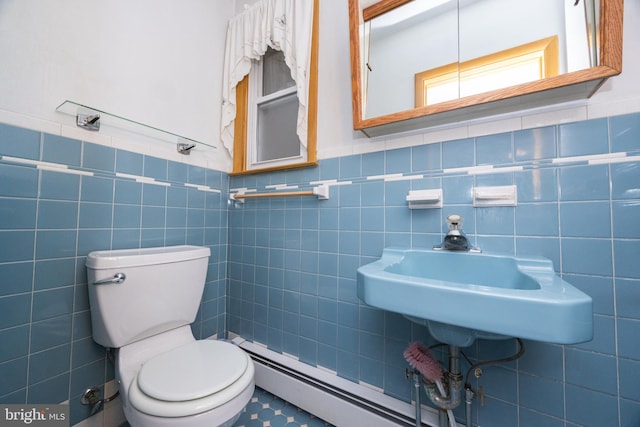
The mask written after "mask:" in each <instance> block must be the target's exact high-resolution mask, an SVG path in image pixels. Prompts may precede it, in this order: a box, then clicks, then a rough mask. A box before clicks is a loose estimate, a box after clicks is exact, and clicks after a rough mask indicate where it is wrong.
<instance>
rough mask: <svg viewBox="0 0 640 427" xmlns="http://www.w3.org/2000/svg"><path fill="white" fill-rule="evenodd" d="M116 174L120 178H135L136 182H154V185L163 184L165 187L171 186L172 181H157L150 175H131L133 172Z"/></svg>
mask: <svg viewBox="0 0 640 427" xmlns="http://www.w3.org/2000/svg"><path fill="white" fill-rule="evenodd" d="M116 176H117V177H119V178H130V179H133V180H135V181H136V182H141V183H143V184H153V185H161V186H163V187H171V183H170V182H163V181H156V180H155V178H149V177H148V176H140V175H131V174H128V173H122V172H116Z"/></svg>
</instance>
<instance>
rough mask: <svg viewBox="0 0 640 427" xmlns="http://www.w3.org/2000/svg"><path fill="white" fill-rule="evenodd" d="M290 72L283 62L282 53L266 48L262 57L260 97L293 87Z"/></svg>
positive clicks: (293, 82) (293, 83)
mask: <svg viewBox="0 0 640 427" xmlns="http://www.w3.org/2000/svg"><path fill="white" fill-rule="evenodd" d="M295 84H296V82H295V81H294V80H293V79H292V78H291V71H290V70H289V66H287V64H286V62H284V53H283V52H282V51H279V50H273V49H271V48H267V52H266V53H265V54H264V56H263V57H262V96H266V95H270V94H272V93H275V92H277V91H279V90H282V89H287V88H289V87H292V86H295Z"/></svg>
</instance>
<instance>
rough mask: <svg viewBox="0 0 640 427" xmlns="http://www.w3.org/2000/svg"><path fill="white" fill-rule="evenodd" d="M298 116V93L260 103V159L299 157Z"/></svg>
mask: <svg viewBox="0 0 640 427" xmlns="http://www.w3.org/2000/svg"><path fill="white" fill-rule="evenodd" d="M297 117H298V96H297V95H296V93H295V92H294V93H291V94H289V95H286V96H283V97H280V98H276V99H272V100H269V101H266V102H263V103H261V104H259V105H258V117H257V139H258V141H260V142H259V143H258V144H257V147H256V155H257V156H256V157H257V158H256V161H257V162H265V161H269V160H275V159H284V158H288V157H297V156H300V140H299V139H298V135H297V134H296V125H297Z"/></svg>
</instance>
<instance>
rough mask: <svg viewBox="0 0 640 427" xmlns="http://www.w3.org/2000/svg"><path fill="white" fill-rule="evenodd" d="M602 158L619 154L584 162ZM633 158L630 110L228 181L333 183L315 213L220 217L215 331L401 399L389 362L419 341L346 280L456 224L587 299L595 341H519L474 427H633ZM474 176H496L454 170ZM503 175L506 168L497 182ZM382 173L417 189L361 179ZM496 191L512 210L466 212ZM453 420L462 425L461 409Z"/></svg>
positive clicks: (307, 206)
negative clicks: (440, 199) (508, 188)
mask: <svg viewBox="0 0 640 427" xmlns="http://www.w3.org/2000/svg"><path fill="white" fill-rule="evenodd" d="M608 153H625V155H626V156H627V157H626V158H624V159H617V160H615V161H611V162H605V163H601V162H599V161H595V162H589V161H588V158H587V159H585V158H584V157H582V156H602V155H603V154H605V155H606V154H608ZM639 155H640V114H637V113H636V114H629V115H624V116H616V117H610V118H603V119H595V120H587V121H583V122H576V123H567V124H562V125H557V126H547V127H542V128H537V129H527V130H522V131H515V132H508V133H500V134H496V135H488V136H482V137H477V138H468V139H464V140H455V141H447V142H442V143H436V144H429V145H423V146H417V147H412V148H410V149H409V148H407V149H397V150H390V151H386V152H376V153H368V154H363V155H350V156H345V157H341V158H336V159H327V160H322V161H321V162H320V166H319V167H318V168H316V169H306V170H298V171H295V172H279V173H272V174H263V175H260V176H251V177H233V178H231V181H230V184H229V187H230V188H242V187H247V188H255V189H257V190H259V191H269V190H268V189H267V188H265V186H266V185H269V184H283V183H286V184H289V185H298V186H299V187H300V188H309V187H310V182H313V181H317V180H337V181H338V182H339V183H340V184H343V185H335V186H331V189H330V196H331V197H330V199H329V200H327V201H318V200H316V199H314V198H304V199H290V198H287V199H277V198H273V199H260V200H248V201H247V202H246V203H244V204H243V205H236V206H235V207H231V208H230V209H229V229H228V232H229V246H228V250H229V258H228V261H229V263H228V268H229V269H228V282H229V293H228V295H229V296H228V307H229V309H228V329H229V330H230V331H232V332H235V333H238V334H240V335H242V336H243V337H245V338H247V339H250V340H255V341H258V342H260V343H262V344H265V345H267V346H268V347H269V348H270V349H272V350H274V351H277V352H282V353H287V354H290V355H292V356H294V357H297V358H299V359H300V360H301V361H303V362H305V363H308V364H310V365H313V366H321V367H323V368H326V369H329V370H332V371H335V372H336V373H337V375H338V376H341V377H343V378H347V379H349V380H352V381H354V382H360V381H362V382H365V383H368V384H371V385H373V386H375V387H379V388H381V389H383V390H384V392H385V393H386V394H388V395H391V396H394V397H396V398H399V399H402V400H405V401H409V400H410V398H411V385H410V384H409V382H408V381H407V380H405V378H404V368H405V367H406V366H407V365H406V362H405V361H404V359H403V357H402V352H403V350H404V349H405V348H406V346H407V344H408V343H409V342H410V341H411V340H416V339H417V340H421V341H424V342H426V343H431V342H432V339H431V338H430V337H429V335H428V333H427V332H426V331H425V330H424V329H423V328H422V327H420V326H418V325H415V324H412V323H410V322H409V321H407V320H405V319H404V318H403V317H401V316H399V315H396V314H394V313H389V312H384V311H380V310H377V309H374V308H371V307H368V306H366V305H364V304H362V303H361V302H360V301H359V300H358V298H357V296H356V291H355V288H356V281H355V270H356V268H357V267H358V266H359V265H362V264H365V263H368V262H371V261H373V260H374V259H376V257H378V256H380V254H381V252H382V249H383V248H384V247H386V246H392V245H401V246H410V247H430V246H431V245H433V244H435V243H439V242H440V241H441V240H442V237H443V234H444V232H445V225H444V223H445V221H444V218H445V217H446V216H447V215H449V214H452V213H459V214H462V215H463V216H464V217H465V222H464V229H465V230H466V232H467V234H468V235H469V237H470V238H471V240H472V243H473V244H474V245H477V246H479V247H481V248H482V249H483V250H485V251H499V252H507V253H510V254H515V255H542V256H545V257H547V258H549V259H551V260H552V261H553V263H554V267H555V269H556V271H557V272H558V274H560V275H562V277H563V278H564V279H565V280H567V281H569V282H570V283H572V284H574V285H575V286H576V287H578V288H580V289H581V290H583V291H584V292H586V293H587V294H589V295H590V296H591V297H592V298H593V302H594V305H593V307H594V338H593V340H592V341H590V342H588V343H582V344H578V345H572V346H562V345H555V344H548V343H539V342H526V343H525V345H526V353H525V355H524V356H523V357H522V358H521V359H519V360H518V361H517V362H511V363H509V364H506V365H501V366H496V367H491V368H488V369H486V370H485V372H484V375H483V376H482V377H481V378H480V379H478V380H477V381H476V382H477V384H476V385H478V386H479V385H482V386H483V387H484V389H485V392H486V394H487V396H486V402H485V405H484V406H480V405H479V404H475V405H474V412H473V422H474V425H476V424H478V425H495V426H520V427H533V426H536V427H537V426H542V425H544V426H574V425H575V426H577V425H581V426H593V427H602V426H618V427H622V426H638V425H640V392H639V391H638V390H639V388H638V381H640V376H639V374H638V372H639V371H640V344H638V342H639V341H638V339H637V337H638V336H640V267H638V266H639V265H640V264H639V263H638V262H637V260H638V256H639V254H640V209H639V208H638V206H640V161H639V160H638V156H639ZM480 165H485V166H486V165H492V166H494V169H493V170H492V172H493V173H491V174H476V175H474V174H473V173H468V172H467V171H466V170H461V169H459V168H469V167H473V166H480ZM506 166H509V167H512V168H510V169H505V171H504V172H503V171H501V170H500V168H502V167H506ZM513 167H516V169H513ZM381 174H403V175H407V176H413V177H414V178H415V177H416V175H420V176H418V177H417V178H416V179H411V180H404V181H384V180H382V179H381V178H380V177H378V178H374V179H367V177H370V178H371V177H375V176H379V175H381ZM506 184H516V185H517V186H518V199H519V200H518V206H517V207H507V208H505V207H494V208H473V207H472V205H471V189H472V187H473V186H475V185H506ZM421 188H443V192H444V208H442V209H427V210H409V209H407V207H406V202H405V196H406V194H407V191H409V190H411V189H421ZM515 350H516V345H515V343H514V341H512V340H508V341H503V342H500V341H482V340H481V341H478V342H476V343H475V344H474V345H473V346H471V347H469V348H465V349H463V351H464V352H465V354H466V355H467V356H468V357H469V358H470V359H471V360H483V359H488V358H489V359H490V358H496V357H503V356H506V355H509V354H511V353H513V352H514V351H515ZM440 357H442V355H440ZM463 365H465V366H467V365H466V362H463ZM463 368H464V366H463ZM425 401H426V397H425V398H424V399H423V402H425ZM456 415H457V416H458V417H459V418H458V421H459V422H463V421H464V411H463V410H462V409H459V410H456Z"/></svg>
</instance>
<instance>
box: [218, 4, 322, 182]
mask: <svg viewBox="0 0 640 427" xmlns="http://www.w3.org/2000/svg"><path fill="white" fill-rule="evenodd" d="M303 3H306V4H307V5H309V6H310V8H312V10H313V18H312V20H310V22H309V24H310V27H309V28H310V39H309V40H310V49H307V52H308V55H309V57H307V58H298V57H293V58H292V55H293V54H292V51H291V50H292V48H290V47H289V44H286V43H285V40H284V39H282V40H278V39H276V40H274V38H276V37H278V36H281V34H282V33H285V32H286V31H288V30H290V29H291V30H293V28H288V26H291V27H293V26H295V25H296V23H291V22H290V21H292V20H293V19H294V18H293V17H292V16H285V15H284V14H280V13H276V15H275V19H271V18H267V20H264V21H261V22H275V24H274V25H275V26H278V25H280V28H278V29H280V30H282V31H281V32H276V31H272V32H269V33H268V38H266V40H265V37H266V35H260V36H259V37H260V38H259V40H258V43H254V44H255V45H260V44H264V50H262V51H259V52H258V53H257V54H256V52H252V53H251V54H249V55H248V57H247V54H246V50H243V49H236V52H232V55H233V54H235V55H236V57H235V58H234V59H236V60H235V61H234V60H231V61H229V62H231V63H232V64H237V63H242V62H243V61H245V62H247V63H248V64H247V66H246V69H247V70H245V69H244V65H242V66H237V67H236V69H232V70H230V71H229V73H228V74H229V75H231V78H228V77H229V76H227V78H226V79H225V82H226V81H227V80H229V81H230V82H231V86H230V87H231V89H232V90H227V92H228V93H232V92H235V99H232V98H231V97H229V98H227V97H225V96H224V93H223V98H225V100H227V99H231V101H229V103H228V104H234V103H235V104H234V105H232V106H234V107H235V108H231V109H230V108H227V109H226V110H225V104H224V103H223V118H222V122H223V123H222V128H223V129H222V136H223V142H225V136H226V137H227V139H229V138H228V136H229V135H228V131H226V132H227V135H225V129H226V128H225V126H227V127H228V125H229V124H231V125H232V129H233V132H232V147H233V148H232V150H230V151H232V153H233V171H232V172H231V174H232V175H233V174H247V173H257V172H263V171H272V170H278V169H288V168H297V167H305V166H315V165H317V156H316V130H317V124H316V122H317V120H316V115H317V79H318V75H317V56H318V41H317V40H318V3H319V2H318V1H317V0H307V1H306V2H303V1H302V0H298V1H296V6H297V7H298V6H301V5H302V4H303ZM283 4H284V2H283ZM256 7H260V5H257V6H256ZM265 10H266V8H265ZM283 10H284V9H283ZM261 18H262V17H261ZM296 18H297V15H296ZM269 19H271V20H270V21H268V20H269ZM269 25H271V24H269ZM230 27H231V24H230ZM237 27H242V25H240V26H237ZM231 31H232V30H231V29H230V32H229V33H228V35H227V39H228V40H227V53H226V56H229V52H228V51H229V49H230V42H229V39H230V38H233V37H235V38H236V39H237V40H235V41H233V43H235V46H246V45H247V43H245V42H243V41H246V37H252V36H253V32H250V31H249V32H248V31H246V30H245V29H244V28H242V29H241V31H242V33H241V34H240V33H234V34H231V36H230V33H231ZM247 34H249V35H248V36H247ZM274 34H275V36H274ZM292 34H293V35H295V42H296V43H297V42H299V39H300V30H299V29H297V31H292ZM242 37H244V39H242ZM252 40H253V39H252ZM289 41H291V40H289ZM233 43H232V45H233ZM278 45H280V46H287V47H289V49H290V50H289V52H288V53H287V52H283V51H282V50H280V49H279V48H278ZM232 48H233V46H232ZM258 50H260V49H258ZM237 52H240V53H237ZM294 54H298V55H299V51H298V50H297V49H296V50H295V52H294ZM287 55H289V56H287ZM299 56H300V55H299ZM238 57H240V58H241V59H240V60H237V58H238ZM285 58H286V59H285ZM287 62H288V63H295V62H297V67H296V66H294V67H292V68H294V69H295V70H294V71H295V72H297V76H298V79H300V78H302V77H307V76H308V83H307V86H302V87H307V88H308V92H307V93H306V94H305V95H306V96H305V97H304V98H305V99H306V103H303V102H302V101H301V100H300V99H299V95H300V93H299V92H298V91H299V89H300V88H301V85H300V81H299V80H298V79H296V78H295V77H292V76H295V75H296V73H295V72H292V70H291V69H290V68H289V66H288V65H287ZM307 64H308V65H307ZM301 66H303V68H302V70H303V71H301V68H300V67H301ZM225 67H227V65H225ZM247 71H248V74H247ZM225 72H226V71H225ZM234 75H236V76H237V75H241V76H242V75H244V78H243V79H242V80H240V81H239V83H237V85H235V86H233V81H234V80H233V76H234ZM301 76H302V77H301ZM238 80H239V79H238ZM223 92H224V91H223ZM301 93H304V92H301ZM225 111H227V112H229V111H232V112H233V114H234V117H232V118H231V120H229V119H228V117H225ZM301 111H303V112H304V113H305V114H302V113H301ZM301 117H303V119H301ZM225 146H226V147H227V148H228V147H229V146H228V145H227V143H226V142H225Z"/></svg>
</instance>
